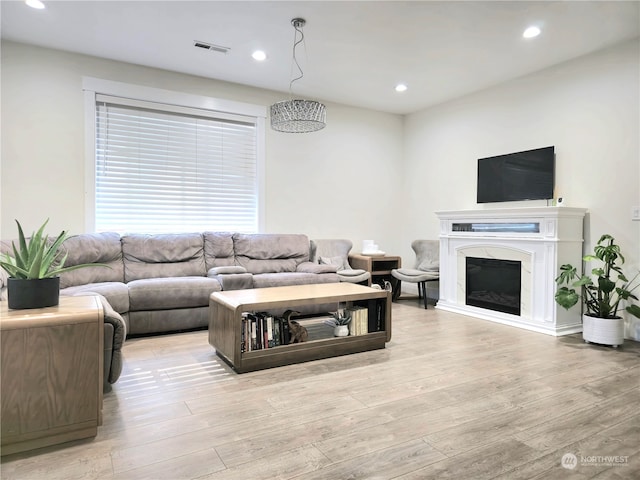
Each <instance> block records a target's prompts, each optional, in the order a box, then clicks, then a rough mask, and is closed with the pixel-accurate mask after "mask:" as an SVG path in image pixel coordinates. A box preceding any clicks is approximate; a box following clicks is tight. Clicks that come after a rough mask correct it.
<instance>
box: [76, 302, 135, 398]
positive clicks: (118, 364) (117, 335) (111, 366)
mask: <svg viewBox="0 0 640 480" xmlns="http://www.w3.org/2000/svg"><path fill="white" fill-rule="evenodd" d="M86 295H95V296H96V297H98V299H99V300H100V303H101V304H102V309H103V311H104V323H105V333H106V332H110V331H112V332H113V337H112V338H110V339H105V341H104V343H105V346H108V345H109V344H111V358H110V360H109V358H108V355H107V356H105V373H104V374H105V378H104V384H105V391H108V387H107V385H108V384H111V383H115V382H116V381H117V380H118V378H119V377H120V373H122V346H123V345H124V341H125V339H126V338H127V324H126V323H125V321H124V319H123V318H122V316H121V315H120V314H119V313H118V312H116V311H115V310H114V309H113V308H112V307H111V304H110V303H109V301H108V300H107V299H106V298H105V297H103V296H102V295H100V294H99V293H94V292H80V293H78V294H76V295H73V296H86ZM107 325H109V326H110V327H111V328H109V327H107ZM107 350H108V348H107Z"/></svg>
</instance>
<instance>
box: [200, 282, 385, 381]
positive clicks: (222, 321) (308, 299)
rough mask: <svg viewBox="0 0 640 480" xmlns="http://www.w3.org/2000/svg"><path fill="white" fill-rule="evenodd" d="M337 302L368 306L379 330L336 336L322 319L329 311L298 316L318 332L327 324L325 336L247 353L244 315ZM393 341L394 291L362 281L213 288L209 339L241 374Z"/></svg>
mask: <svg viewBox="0 0 640 480" xmlns="http://www.w3.org/2000/svg"><path fill="white" fill-rule="evenodd" d="M338 302H341V304H346V305H349V306H354V305H355V306H361V307H365V308H367V311H368V313H369V315H375V316H376V317H375V319H376V322H377V325H379V330H377V331H371V330H372V328H370V329H369V333H366V334H364V335H357V336H347V337H333V334H332V331H333V330H332V328H331V327H330V326H327V325H324V324H323V322H322V320H323V319H327V318H329V314H325V315H319V316H318V317H314V318H310V319H307V320H305V319H299V320H300V323H301V324H303V325H305V324H306V323H311V324H312V325H313V327H314V328H313V331H314V333H315V332H317V331H321V330H323V329H322V328H321V327H322V325H324V327H325V328H324V332H325V334H324V335H322V334H318V335H315V336H312V335H310V338H309V340H308V341H307V342H304V343H296V344H289V345H280V346H277V347H273V348H267V349H263V350H254V351H247V352H243V351H242V348H241V345H242V323H243V318H242V314H243V313H245V312H264V311H267V312H269V311H279V312H281V311H283V310H287V309H291V310H295V309H296V308H297V307H301V306H305V305H324V304H335V305H337V304H338ZM334 308H335V307H334ZM370 318H371V317H370ZM376 322H373V323H376ZM305 326H306V325H305ZM389 340H391V293H390V292H387V291H384V290H377V289H374V288H370V287H365V286H363V285H356V284H352V283H325V284H314V285H294V286H288V287H270V288H253V289H247V290H232V291H225V292H214V293H212V294H211V297H210V300H209V343H210V344H211V345H212V346H213V347H214V348H215V349H216V353H217V354H218V355H219V356H220V357H221V358H222V359H223V360H225V361H226V362H227V363H228V364H229V365H230V366H231V367H232V368H233V369H234V370H235V371H236V372H238V373H244V372H250V371H253V370H261V369H265V368H271V367H278V366H282V365H289V364H292V363H299V362H306V361H309V360H317V359H321V358H328V357H335V356H338V355H346V354H350V353H357V352H364V351H368V350H375V349H380V348H384V347H385V343H386V342H388V341H389Z"/></svg>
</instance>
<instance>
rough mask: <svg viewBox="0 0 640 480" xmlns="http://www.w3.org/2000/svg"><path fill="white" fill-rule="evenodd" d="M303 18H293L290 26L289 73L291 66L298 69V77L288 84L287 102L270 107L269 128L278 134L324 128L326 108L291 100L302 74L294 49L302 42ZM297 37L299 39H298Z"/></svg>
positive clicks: (311, 101) (312, 101)
mask: <svg viewBox="0 0 640 480" xmlns="http://www.w3.org/2000/svg"><path fill="white" fill-rule="evenodd" d="M305 23H306V21H305V19H304V18H294V19H293V20H291V25H293V28H294V31H295V33H294V37H293V59H292V63H291V71H292V75H291V76H292V77H293V66H294V65H295V66H296V68H297V69H298V72H299V75H298V76H297V77H295V78H292V79H291V81H290V82H289V100H283V101H282V102H277V103H274V104H273V105H271V128H272V129H274V130H277V131H278V132H286V133H309V132H316V131H318V130H321V129H323V128H324V127H325V126H326V108H325V106H324V105H323V104H322V103H320V102H316V101H315V100H301V99H294V98H292V93H291V89H292V86H293V82H295V81H296V80H300V79H301V78H302V77H303V76H304V73H303V72H302V68H300V64H299V63H298V60H297V58H296V48H297V47H298V45H299V44H300V43H302V42H304V33H303V31H302V27H304V25H305ZM298 37H299V38H298Z"/></svg>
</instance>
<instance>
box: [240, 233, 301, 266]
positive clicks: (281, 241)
mask: <svg viewBox="0 0 640 480" xmlns="http://www.w3.org/2000/svg"><path fill="white" fill-rule="evenodd" d="M233 249H234V252H235V256H236V263H237V264H238V265H240V266H243V267H244V268H246V269H247V271H248V272H249V273H280V272H295V271H296V268H297V266H298V265H299V264H300V263H302V262H308V261H309V238H308V237H307V236H306V235H302V234H243V233H235V234H233Z"/></svg>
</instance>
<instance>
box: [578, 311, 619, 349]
mask: <svg viewBox="0 0 640 480" xmlns="http://www.w3.org/2000/svg"><path fill="white" fill-rule="evenodd" d="M582 338H583V339H584V341H585V342H591V343H599V344H602V345H613V346H614V347H617V346H618V345H622V343H623V342H624V319H622V318H598V317H590V316H589V315H582Z"/></svg>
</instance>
